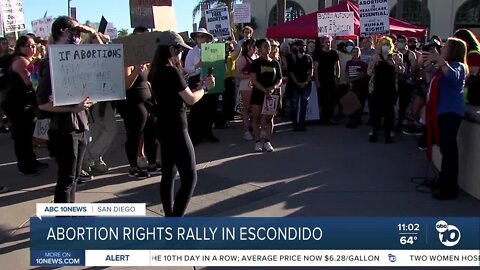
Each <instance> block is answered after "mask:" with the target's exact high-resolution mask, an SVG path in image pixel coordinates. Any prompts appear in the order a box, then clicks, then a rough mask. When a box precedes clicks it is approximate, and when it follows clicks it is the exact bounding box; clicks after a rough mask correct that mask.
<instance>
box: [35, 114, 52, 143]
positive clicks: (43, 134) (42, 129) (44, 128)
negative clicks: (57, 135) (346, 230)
mask: <svg viewBox="0 0 480 270" xmlns="http://www.w3.org/2000/svg"><path fill="white" fill-rule="evenodd" d="M49 129H50V119H37V121H36V122H35V129H34V130H33V137H34V138H37V139H42V140H48V130H49Z"/></svg>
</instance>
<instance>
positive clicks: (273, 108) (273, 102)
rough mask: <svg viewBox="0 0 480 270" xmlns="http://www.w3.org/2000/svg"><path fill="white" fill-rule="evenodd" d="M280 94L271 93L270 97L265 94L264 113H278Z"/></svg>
mask: <svg viewBox="0 0 480 270" xmlns="http://www.w3.org/2000/svg"><path fill="white" fill-rule="evenodd" d="M279 100H280V96H279V95H271V96H270V97H269V98H267V97H266V96H265V98H264V99H263V106H262V114H264V115H275V114H277V109H278V101H279Z"/></svg>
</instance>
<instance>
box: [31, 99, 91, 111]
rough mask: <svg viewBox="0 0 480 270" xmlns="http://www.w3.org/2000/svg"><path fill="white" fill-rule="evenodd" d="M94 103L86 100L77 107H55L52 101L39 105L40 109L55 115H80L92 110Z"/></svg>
mask: <svg viewBox="0 0 480 270" xmlns="http://www.w3.org/2000/svg"><path fill="white" fill-rule="evenodd" d="M50 99H51V98H50ZM93 104H94V103H93V102H91V101H89V100H88V99H85V100H84V101H82V102H80V103H78V104H77V105H75V106H53V101H52V100H50V101H49V102H47V103H44V104H39V105H38V108H39V109H40V110H42V111H47V112H54V113H78V112H81V111H83V110H86V109H88V108H90V107H91V106H92V105H93Z"/></svg>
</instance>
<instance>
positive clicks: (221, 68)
mask: <svg viewBox="0 0 480 270" xmlns="http://www.w3.org/2000/svg"><path fill="white" fill-rule="evenodd" d="M202 63H203V66H202V74H201V76H202V77H205V76H207V74H208V70H209V69H210V68H213V76H215V88H213V89H209V90H208V93H209V94H215V93H223V90H224V85H225V83H224V82H225V43H212V44H203V45H202Z"/></svg>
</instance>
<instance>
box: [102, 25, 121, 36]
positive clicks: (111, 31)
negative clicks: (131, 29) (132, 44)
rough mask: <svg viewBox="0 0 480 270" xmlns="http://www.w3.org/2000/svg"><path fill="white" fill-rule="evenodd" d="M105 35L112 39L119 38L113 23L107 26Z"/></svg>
mask: <svg viewBox="0 0 480 270" xmlns="http://www.w3.org/2000/svg"><path fill="white" fill-rule="evenodd" d="M105 35H108V36H109V37H110V39H114V38H118V30H117V28H116V27H115V26H114V25H113V23H108V24H107V30H105Z"/></svg>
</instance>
